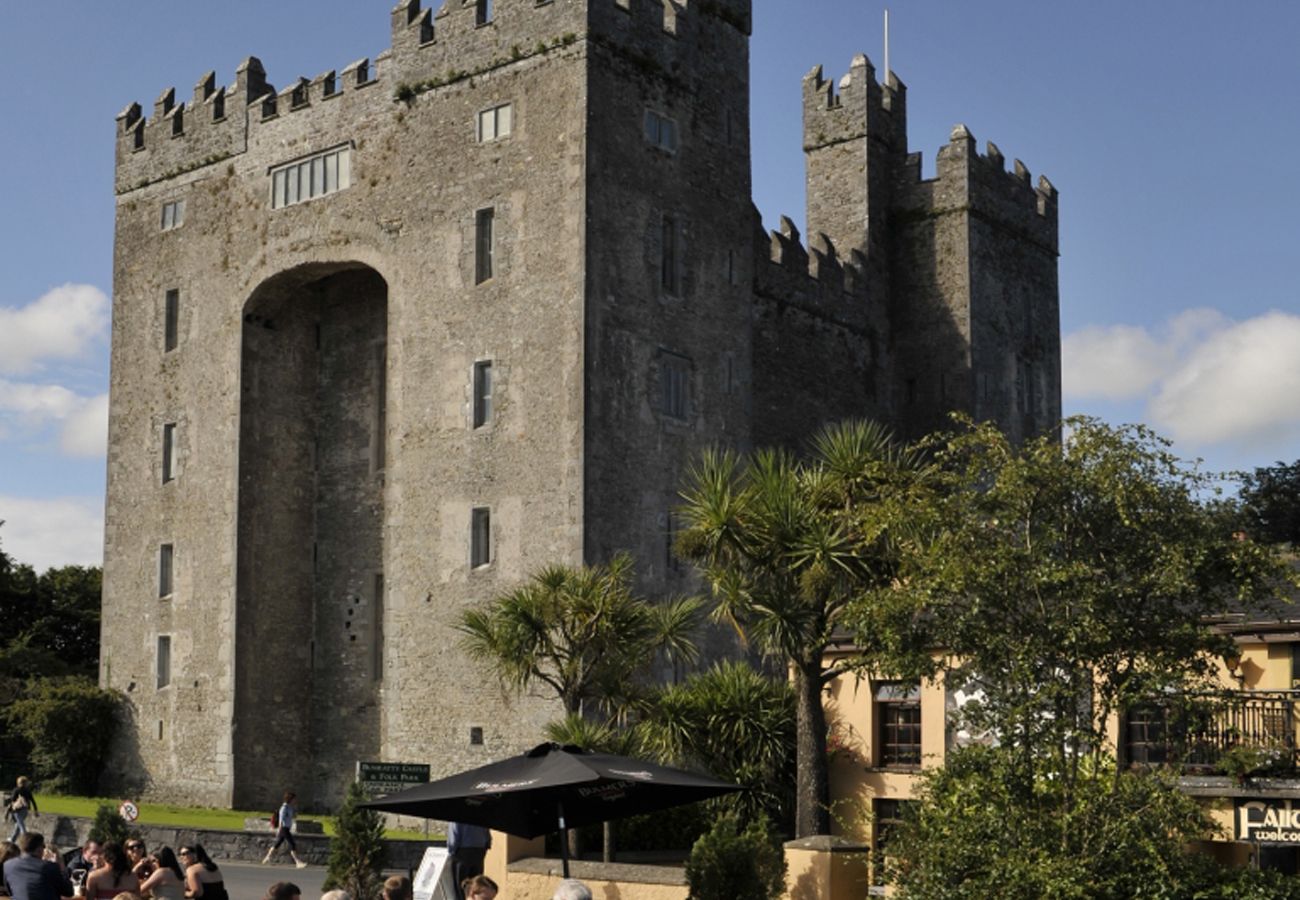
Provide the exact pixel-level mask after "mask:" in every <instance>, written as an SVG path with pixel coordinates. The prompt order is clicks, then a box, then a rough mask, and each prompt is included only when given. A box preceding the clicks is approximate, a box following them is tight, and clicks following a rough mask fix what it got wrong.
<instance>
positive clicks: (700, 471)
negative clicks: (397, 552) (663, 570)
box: [677, 421, 929, 837]
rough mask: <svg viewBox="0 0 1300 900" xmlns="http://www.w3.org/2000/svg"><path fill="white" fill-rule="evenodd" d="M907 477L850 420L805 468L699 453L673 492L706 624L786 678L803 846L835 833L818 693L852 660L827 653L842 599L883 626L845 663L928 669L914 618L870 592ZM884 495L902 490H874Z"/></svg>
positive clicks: (783, 455)
mask: <svg viewBox="0 0 1300 900" xmlns="http://www.w3.org/2000/svg"><path fill="white" fill-rule="evenodd" d="M915 469H916V459H915V457H914V456H912V455H911V454H910V453H909V452H908V451H907V450H906V449H904V448H902V447H900V446H899V445H898V444H896V443H895V442H894V440H893V439H892V437H891V436H890V434H889V432H888V431H887V430H885V429H884V428H881V427H880V426H878V425H875V424H874V423H869V422H861V421H857V422H847V423H843V424H840V425H835V426H831V427H829V428H827V429H825V430H824V431H823V432H821V433H820V434H819V435H818V436H817V437H816V438H815V440H814V442H813V451H812V454H811V457H810V458H809V459H807V460H799V459H796V458H795V457H794V456H792V455H791V454H789V453H787V452H784V451H781V450H760V451H758V452H756V453H754V454H753V455H752V456H750V457H748V458H742V457H739V456H737V455H736V454H734V453H731V452H728V451H708V452H706V453H705V454H704V456H703V457H702V459H701V460H700V462H699V463H698V464H697V465H695V466H694V467H693V468H692V470H691V471H690V473H689V474H688V478H687V484H686V486H685V488H684V490H683V491H682V498H683V500H684V505H683V506H682V508H681V510H680V515H681V517H682V519H683V521H684V523H685V528H684V529H683V530H682V533H681V534H680V536H679V538H678V542H677V549H678V552H680V553H681V554H682V555H683V556H684V557H686V558H687V559H690V560H692V561H693V562H695V563H696V564H697V565H698V566H700V567H701V569H702V571H703V573H704V576H705V578H706V580H707V581H708V584H709V586H710V589H711V592H712V600H713V604H714V608H713V615H714V617H715V619H717V620H719V621H723V622H727V623H729V624H730V625H731V626H732V627H734V628H735V629H736V631H737V633H738V634H739V635H740V636H741V639H742V640H746V641H752V642H753V643H754V644H755V645H756V646H757V647H758V648H759V649H760V650H761V651H763V652H764V653H765V654H767V655H768V656H770V657H772V658H774V659H776V660H779V661H780V662H781V663H782V664H783V666H786V667H788V668H789V671H790V672H791V675H792V679H793V683H794V691H795V704H796V739H797V754H796V757H797V764H796V786H795V806H796V812H795V832H796V834H797V835H798V836H799V837H806V836H809V835H814V834H827V833H829V831H830V814H829V808H828V773H827V760H826V716H825V712H824V710H823V708H822V690H823V688H824V687H825V685H826V684H827V683H828V682H829V681H830V680H831V679H833V678H835V677H836V676H838V675H840V674H842V673H843V672H844V671H846V669H847V668H848V667H849V665H850V664H849V663H847V662H840V663H836V664H834V665H825V664H824V661H823V656H824V653H825V650H826V647H827V645H828V644H829V642H830V640H831V637H832V635H833V634H834V633H835V632H836V630H837V629H839V628H841V627H842V626H843V621H842V617H843V614H844V611H845V609H846V607H847V606H848V604H849V603H850V601H853V600H855V599H860V600H861V602H859V604H858V609H859V614H861V615H866V614H867V609H868V607H870V611H871V614H872V615H874V616H876V617H877V618H878V620H879V622H880V623H881V624H882V626H883V625H885V624H886V623H887V624H888V627H882V628H880V629H879V630H878V632H877V633H878V634H879V635H880V636H882V637H883V638H885V639H882V640H876V639H874V637H873V638H872V639H871V640H869V641H867V642H864V644H863V648H862V650H863V653H862V655H861V656H860V657H859V658H858V659H857V660H855V661H854V663H853V664H854V665H860V666H866V667H871V668H876V669H878V670H881V669H884V670H890V671H894V672H908V673H910V672H915V671H921V670H924V668H925V667H926V665H927V664H928V661H929V658H928V656H927V655H926V653H925V652H924V649H925V647H924V644H925V642H924V640H923V639H922V638H920V636H919V634H920V631H919V628H918V627H917V626H918V625H919V623H918V621H917V620H916V618H915V617H914V616H913V615H912V612H913V611H912V610H908V609H905V608H903V607H902V606H901V605H900V604H898V603H897V602H895V599H894V598H893V597H891V596H890V595H889V594H888V593H887V592H884V591H878V590H872V589H873V588H880V587H885V586H888V585H889V584H890V583H892V581H893V578H894V569H895V558H896V546H895V544H896V540H895V538H896V534H895V532H897V531H899V530H901V528H902V525H901V523H902V522H903V517H901V516H898V515H894V514H893V513H892V507H893V505H894V504H895V503H896V502H897V498H898V497H901V496H904V495H905V493H906V492H905V491H903V490H902V487H901V486H903V485H905V484H906V483H907V482H908V480H909V479H910V478H911V477H913V475H912V474H911V473H913V472H914V471H915ZM887 486H888V487H890V488H892V489H895V490H896V491H897V493H895V494H890V495H886V494H884V493H882V491H883V489H884V488H885V487H887ZM864 598H866V599H864Z"/></svg>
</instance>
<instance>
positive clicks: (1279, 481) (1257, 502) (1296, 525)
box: [1238, 459, 1300, 548]
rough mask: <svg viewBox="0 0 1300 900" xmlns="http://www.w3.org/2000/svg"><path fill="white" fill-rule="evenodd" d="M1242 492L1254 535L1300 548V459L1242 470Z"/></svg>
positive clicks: (1244, 510) (1248, 526)
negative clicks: (1247, 471) (1243, 472)
mask: <svg viewBox="0 0 1300 900" xmlns="http://www.w3.org/2000/svg"><path fill="white" fill-rule="evenodd" d="M1238 496H1239V498H1240V500H1241V509H1242V513H1243V514H1244V517H1245V520H1246V528H1247V530H1248V531H1249V532H1250V535H1251V537H1253V538H1255V539H1256V540H1260V541H1267V542H1269V543H1273V544H1290V545H1291V546H1292V547H1295V548H1300V459H1298V460H1296V461H1295V462H1293V463H1291V464H1290V465H1287V464H1286V463H1284V462H1281V461H1279V462H1277V463H1276V464H1274V465H1272V466H1266V467H1261V468H1257V469H1256V470H1255V471H1254V472H1250V473H1245V474H1242V475H1241V491H1240V493H1239V495H1238Z"/></svg>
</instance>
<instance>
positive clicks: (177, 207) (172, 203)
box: [162, 200, 185, 231]
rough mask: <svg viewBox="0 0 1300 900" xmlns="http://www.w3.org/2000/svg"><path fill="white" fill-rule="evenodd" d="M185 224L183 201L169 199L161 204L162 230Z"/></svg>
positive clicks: (169, 229)
mask: <svg viewBox="0 0 1300 900" xmlns="http://www.w3.org/2000/svg"><path fill="white" fill-rule="evenodd" d="M184 224H185V201H184V200H169V201H167V202H166V203H164V204H163V206H162V230H163V231H171V230H172V229H173V228H180V227H181V226H182V225H184Z"/></svg>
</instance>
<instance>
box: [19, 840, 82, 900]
mask: <svg viewBox="0 0 1300 900" xmlns="http://www.w3.org/2000/svg"><path fill="white" fill-rule="evenodd" d="M18 849H19V850H20V851H21V852H22V856H18V857H15V858H14V859H11V860H9V861H7V862H6V863H5V864H4V883H5V890H7V891H8V892H9V896H11V897H13V898H14V900H59V898H60V897H71V896H72V885H71V884H70V883H69V882H68V879H67V878H65V877H64V876H63V871H62V870H61V869H60V868H59V866H58V864H57V863H52V862H50V861H49V860H46V859H43V858H42V856H43V855H44V853H45V836H44V835H41V834H38V833H37V832H35V831H29V832H27V833H26V834H24V835H23V836H22V837H20V838H19V839H18Z"/></svg>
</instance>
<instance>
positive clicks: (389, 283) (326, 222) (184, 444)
mask: <svg viewBox="0 0 1300 900" xmlns="http://www.w3.org/2000/svg"><path fill="white" fill-rule="evenodd" d="M750 26H751V2H750V0H445V2H444V3H443V5H442V7H441V8H440V9H438V10H436V11H435V10H432V9H422V8H421V5H420V0H402V2H401V3H400V4H399V5H398V6H397V8H396V9H394V10H393V11H392V47H391V48H390V49H388V50H386V51H385V52H383V53H382V54H380V55H379V56H378V57H376V58H374V59H363V60H361V61H359V62H356V63H353V64H352V65H350V66H348V67H347V68H346V69H343V70H342V71H331V72H327V73H325V74H323V75H320V76H319V77H317V78H315V79H311V80H308V79H305V78H303V79H299V80H298V81H296V82H294V83H292V84H290V85H288V86H287V87H285V88H282V89H280V90H276V89H275V88H273V87H272V86H271V85H270V84H268V83H267V80H266V75H265V72H264V70H263V68H262V65H261V63H260V62H259V61H258V60H257V59H254V58H249V59H247V60H245V61H244V63H243V64H242V65H240V66H239V68H238V70H237V72H236V77H235V82H234V85H233V86H227V87H223V86H218V85H217V83H216V78H215V76H214V75H213V74H212V73H209V74H207V75H205V76H204V77H203V78H202V79H201V80H200V81H199V83H198V84H197V86H196V87H195V90H194V95H193V99H192V100H191V101H189V102H185V101H184V100H180V101H178V100H177V98H176V96H175V93H174V91H173V90H168V91H166V92H165V93H163V94H162V96H160V97H159V98H158V100H157V101H156V102H155V104H154V108H153V112H152V115H149V116H145V115H144V114H143V112H142V110H141V108H140V106H139V105H137V104H132V105H131V106H129V107H128V108H127V109H125V110H124V111H123V112H122V113H121V114H120V115H119V116H118V118H117V166H116V193H117V222H116V249H115V255H114V289H113V349H112V388H111V411H110V429H109V430H110V434H109V451H108V497H107V511H106V517H107V528H106V543H105V564H104V622H105V626H104V635H103V650H102V660H101V681H102V683H103V684H104V685H105V686H107V687H112V688H117V689H120V690H121V691H123V692H124V693H125V695H126V697H127V698H128V699H129V701H130V703H129V707H130V710H131V725H130V727H129V728H127V729H125V731H126V737H125V738H124V739H122V740H121V741H120V742H119V745H118V746H117V747H115V762H114V766H113V769H112V777H113V778H114V779H116V780H117V781H118V782H120V783H121V785H122V786H123V787H126V786H131V787H134V788H135V789H138V790H141V791H142V792H143V793H145V794H146V795H153V796H166V797H169V798H173V799H175V800H185V801H192V802H200V803H210V804H218V805H231V804H233V805H236V806H241V807H248V808H256V807H258V806H259V805H261V806H264V805H265V804H266V803H267V802H270V801H269V800H268V798H275V797H278V795H279V793H280V791H282V790H283V789H285V788H286V787H288V786H292V787H295V788H296V789H297V791H298V792H299V794H300V796H301V797H302V798H303V801H304V804H305V805H307V806H312V807H326V806H330V805H332V804H333V803H334V802H336V800H337V798H338V797H339V796H340V792H341V789H342V785H343V784H344V783H345V782H347V781H348V780H349V779H350V778H351V777H352V775H353V772H354V769H355V764H356V762H357V761H358V760H386V761H400V762H426V763H430V764H431V765H432V767H433V772H434V773H435V776H436V775H438V774H443V773H447V772H450V771H454V770H457V769H461V768H465V767H469V766H472V765H477V764H481V763H484V762H487V761H489V760H492V759H495V758H498V757H500V756H502V755H505V754H507V753H509V752H513V751H514V750H516V749H519V748H521V747H524V746H528V745H531V744H532V743H535V742H536V740H537V739H538V734H539V731H540V729H541V727H542V725H543V724H544V723H545V722H547V721H549V720H551V719H552V718H554V717H555V716H556V712H557V707H556V706H555V705H554V704H552V703H551V702H549V701H548V700H546V699H544V698H542V697H524V698H518V697H515V696H513V695H511V694H509V693H508V692H505V691H503V689H502V688H501V687H500V686H499V685H497V684H496V683H495V681H494V680H493V679H492V678H490V677H489V676H488V675H487V674H486V673H485V672H483V671H482V670H480V669H477V668H476V667H475V666H473V665H472V664H471V663H469V662H468V661H467V660H466V659H465V658H464V656H463V655H462V654H461V653H460V651H459V649H458V645H457V640H456V635H455V632H454V631H453V624H454V623H455V621H456V620H457V618H458V617H459V615H460V614H461V612H462V611H463V610H465V609H466V608H468V607H470V606H471V605H474V604H478V603H481V602H483V601H485V600H486V599H488V598H490V597H493V596H495V595H497V594H500V593H503V592H505V591H506V590H508V589H510V588H512V587H513V586H515V585H517V584H518V583H519V582H520V581H522V580H523V579H524V578H525V577H526V576H527V575H528V573H530V572H531V571H534V570H536V569H538V568H540V567H541V566H543V565H545V564H549V563H557V562H559V563H568V564H573V565H577V564H581V563H592V562H600V561H605V560H607V559H608V558H609V557H610V556H611V555H612V554H614V553H615V552H616V551H619V550H628V551H630V552H632V553H633V555H634V556H635V558H636V560H637V564H638V577H639V579H640V585H639V587H640V589H641V590H643V591H645V592H647V593H649V594H652V595H660V594H666V593H669V592H680V591H687V590H690V589H691V588H692V587H693V584H694V582H693V580H692V576H691V573H690V571H689V568H688V567H686V566H683V565H681V564H679V563H677V562H676V561H675V560H674V559H673V557H672V554H671V552H670V545H671V541H672V536H673V535H672V532H673V519H672V514H671V511H672V509H673V507H674V505H675V503H676V502H677V496H676V492H677V490H678V488H679V485H680V481H681V478H682V475H683V472H684V470H685V468H686V466H687V465H688V464H689V463H690V462H691V461H692V460H694V459H695V458H696V457H697V455H698V453H699V452H700V450H701V448H703V447H705V446H707V445H713V444H723V445H729V446H732V447H735V448H738V449H740V450H746V449H749V448H753V447H758V446H764V445H771V444H784V445H790V446H796V445H799V444H801V443H802V442H803V441H804V439H805V438H806V437H807V436H808V435H809V434H810V433H811V432H812V431H814V430H815V429H816V428H817V427H818V426H820V425H822V424H824V423H826V422H830V421H834V420H838V419H842V418H846V417H850V416H865V417H873V418H876V419H879V420H882V421H884V422H886V423H889V424H891V425H892V426H893V427H894V428H895V430H896V431H897V432H899V433H901V434H902V435H905V436H915V435H918V434H920V433H923V432H925V431H926V430H929V429H931V428H933V427H935V426H939V425H942V424H945V423H946V419H945V414H946V412H947V411H948V410H953V409H959V410H965V411H966V412H969V413H970V414H972V415H973V416H975V417H976V418H979V419H992V420H995V421H996V422H998V423H999V424H1000V425H1001V426H1002V427H1003V428H1004V429H1006V431H1007V432H1009V433H1010V434H1011V435H1012V436H1014V437H1017V438H1019V437H1023V436H1026V435H1029V434H1031V433H1034V432H1037V431H1040V430H1043V429H1050V428H1053V427H1055V425H1056V422H1057V420H1058V419H1059V416H1060V361H1059V360H1060V342H1059V321H1058V320H1059V316H1058V290H1057V194H1056V191H1055V189H1054V188H1053V187H1052V185H1051V184H1050V183H1049V182H1048V181H1047V180H1046V179H1043V178H1040V179H1039V180H1038V182H1037V184H1036V185H1035V184H1033V183H1031V180H1030V176H1029V173H1028V171H1027V170H1026V169H1025V168H1024V166H1023V165H1021V164H1020V163H1019V162H1018V161H1017V162H1015V164H1014V165H1013V167H1012V170H1011V171H1007V166H1006V164H1005V163H1004V160H1003V157H1002V154H1001V153H1000V152H999V151H998V150H997V148H996V147H994V146H993V145H992V144H990V145H988V147H987V150H986V151H985V152H984V153H983V154H981V153H979V152H978V151H977V149H976V146H975V141H974V139H973V138H972V137H971V135H970V133H969V132H967V131H966V129H965V128H963V127H961V126H958V127H957V128H956V129H955V130H954V131H953V133H952V135H951V138H950V140H949V142H948V143H947V144H946V145H944V146H943V147H942V148H941V149H940V151H939V153H938V158H937V163H936V166H937V176H936V177H935V178H931V179H924V178H922V177H921V161H920V155H919V154H913V153H909V152H908V147H907V127H906V125H907V121H906V96H907V95H906V89H905V87H904V85H903V84H902V83H901V82H900V81H899V80H898V79H897V78H895V77H894V76H893V75H892V73H888V74H887V75H886V77H885V78H884V80H883V83H879V82H878V81H877V79H876V75H875V71H874V69H873V68H872V65H871V63H870V62H868V60H867V59H866V58H865V57H862V56H859V57H857V58H856V59H854V60H853V62H852V65H851V68H850V70H849V72H848V73H847V74H846V75H845V76H844V77H843V78H842V79H840V80H839V81H838V83H836V82H834V81H832V80H829V79H827V78H826V77H824V75H823V73H822V70H821V69H820V68H817V69H814V70H813V71H812V72H811V73H810V74H809V75H808V76H807V77H806V78H805V79H804V84H803V90H804V114H803V134H804V147H805V151H806V156H807V196H808V205H807V229H808V232H809V238H808V241H807V245H806V246H805V244H804V242H803V241H802V239H801V237H800V235H799V233H798V232H797V231H796V229H795V227H794V226H793V224H792V223H791V222H790V221H789V220H788V219H783V220H782V222H781V228H780V230H779V231H778V232H776V233H773V234H771V235H768V234H765V233H764V232H763V230H762V227H761V222H760V219H759V216H758V213H757V211H756V210H755V208H754V206H753V203H752V200H751V190H750V186H751V184H750V179H751V175H750V154H749V146H750V136H749V108H750V106H749V104H750V97H749V83H748V72H749V48H748V41H749V37H748V36H749V32H750Z"/></svg>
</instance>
